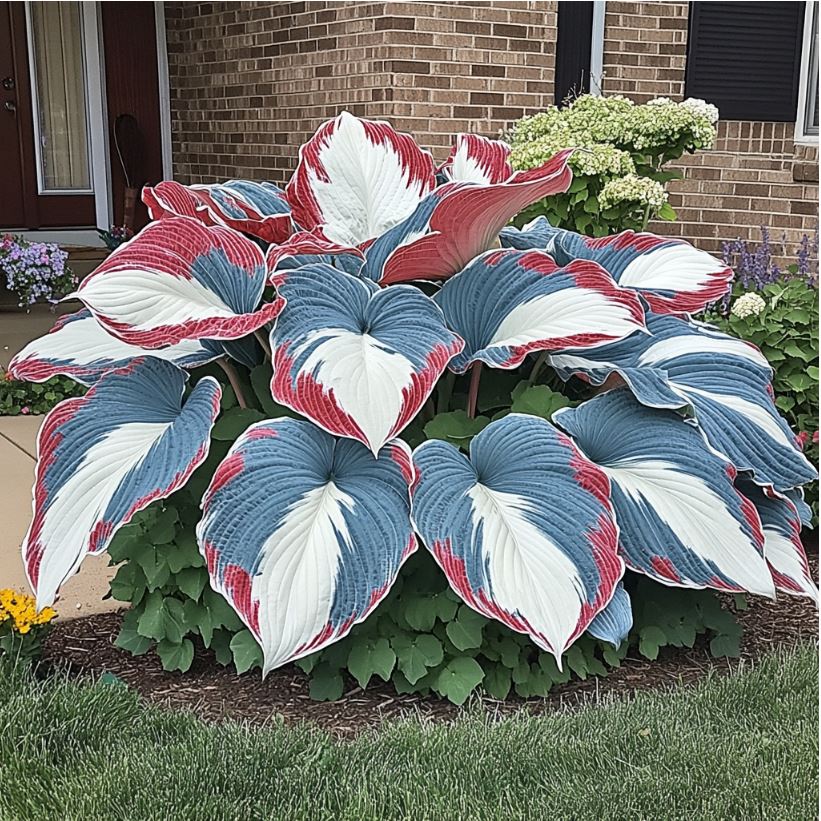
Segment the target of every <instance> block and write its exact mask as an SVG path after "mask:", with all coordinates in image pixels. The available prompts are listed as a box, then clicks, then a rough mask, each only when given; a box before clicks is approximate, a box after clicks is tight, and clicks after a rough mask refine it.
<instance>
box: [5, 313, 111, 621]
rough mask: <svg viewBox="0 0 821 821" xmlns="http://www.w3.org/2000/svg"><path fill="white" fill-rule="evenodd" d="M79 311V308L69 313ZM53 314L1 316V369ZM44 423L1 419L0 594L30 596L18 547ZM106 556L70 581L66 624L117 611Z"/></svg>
mask: <svg viewBox="0 0 821 821" xmlns="http://www.w3.org/2000/svg"><path fill="white" fill-rule="evenodd" d="M67 310H69V311H70V310H76V306H72V307H69V308H67ZM54 318H55V317H54V314H52V313H50V312H49V311H48V310H47V309H46V310H39V309H35V311H32V313H31V314H24V313H8V312H3V313H0V365H2V366H3V367H5V366H6V365H7V364H8V361H9V360H10V359H11V357H12V356H13V355H14V354H15V353H16V352H17V351H18V350H19V349H20V348H21V347H23V345H25V344H26V343H28V342H29V341H30V340H31V339H33V338H35V337H37V336H40V335H41V334H43V333H45V332H46V331H48V329H49V328H50V327H51V324H52V323H53V322H54ZM42 421H43V417H36V416H0V588H2V587H11V588H15V589H18V590H25V591H27V592H28V591H29V586H28V582H27V580H26V575H25V572H24V570H23V561H22V558H21V556H20V546H21V545H22V543H23V539H24V538H25V535H26V530H27V529H28V526H29V522H30V521H31V488H32V484H33V483H34V465H35V461H36V455H37V431H38V430H39V429H40V424H41V423H42ZM107 565H108V557H107V556H106V555H102V556H97V557H91V556H90V557H88V558H86V559H85V561H84V562H83V564H82V566H81V568H80V572H79V573H78V574H77V575H76V576H74V577H72V578H71V579H69V580H68V581H67V582H66V584H65V585H63V588H62V590H61V593H60V599H59V601H58V602H57V604H56V606H55V609H56V610H57V613H58V614H59V616H60V617H62V618H72V617H74V616H84V615H88V614H90V613H100V612H103V611H106V610H116V609H117V608H119V607H121V604H120V602H117V601H114V600H111V599H109V600H107V601H103V600H102V597H103V596H104V595H105V594H106V592H107V591H108V580H109V579H110V578H111V577H112V576H113V574H114V569H113V568H109V567H108V566H107Z"/></svg>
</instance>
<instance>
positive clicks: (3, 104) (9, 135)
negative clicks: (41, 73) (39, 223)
mask: <svg viewBox="0 0 821 821" xmlns="http://www.w3.org/2000/svg"><path fill="white" fill-rule="evenodd" d="M14 46H15V39H14V36H13V32H12V19H11V4H10V3H3V4H2V8H0V157H3V184H2V185H0V226H3V227H7V228H15V227H20V226H23V225H24V224H25V221H26V220H25V193H26V192H25V182H24V179H23V151H22V145H21V141H20V129H19V127H18V126H19V119H18V118H19V111H18V102H17V101H18V88H17V70H16V67H15V53H14Z"/></svg>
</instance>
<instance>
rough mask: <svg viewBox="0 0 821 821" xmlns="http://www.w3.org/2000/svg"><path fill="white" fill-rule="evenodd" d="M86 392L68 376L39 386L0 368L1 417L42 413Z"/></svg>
mask: <svg viewBox="0 0 821 821" xmlns="http://www.w3.org/2000/svg"><path fill="white" fill-rule="evenodd" d="M85 392H86V389H85V386H83V385H80V384H78V383H77V382H75V381H74V380H73V379H70V378H69V377H67V376H53V377H51V378H50V379H48V380H46V381H45V382H42V383H40V382H26V381H25V380H22V379H15V378H14V377H13V376H12V375H11V374H10V373H7V372H5V371H3V370H2V369H0V416H18V415H19V416H28V415H30V414H31V415H35V416H37V415H40V414H45V413H48V412H49V411H50V410H51V409H52V408H53V407H54V406H55V405H56V404H58V403H59V402H62V401H63V399H68V398H69V397H72V396H82V395H83V394H84V393H85Z"/></svg>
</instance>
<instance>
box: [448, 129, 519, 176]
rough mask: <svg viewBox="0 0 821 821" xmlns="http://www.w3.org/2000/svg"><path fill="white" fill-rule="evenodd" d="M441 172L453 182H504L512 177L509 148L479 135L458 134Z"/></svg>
mask: <svg viewBox="0 0 821 821" xmlns="http://www.w3.org/2000/svg"><path fill="white" fill-rule="evenodd" d="M439 171H440V172H441V173H443V174H444V176H445V177H446V178H447V179H448V180H450V181H452V182H475V183H480V184H486V183H500V182H505V181H506V180H508V179H510V177H511V176H512V175H513V168H512V167H511V165H510V146H509V145H508V144H507V143H504V142H502V141H501V140H489V139H488V138H487V137H481V136H479V135H478V134H459V135H458V136H457V137H456V142H455V143H454V145H453V148H452V149H451V152H450V156H449V157H448V158H447V160H446V161H445V162H444V164H443V165H442V166H441V168H440V169H439Z"/></svg>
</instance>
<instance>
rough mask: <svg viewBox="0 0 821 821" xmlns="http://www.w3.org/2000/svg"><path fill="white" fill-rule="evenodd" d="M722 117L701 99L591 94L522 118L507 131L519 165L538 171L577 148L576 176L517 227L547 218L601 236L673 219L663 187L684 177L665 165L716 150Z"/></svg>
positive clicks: (526, 214)
mask: <svg viewBox="0 0 821 821" xmlns="http://www.w3.org/2000/svg"><path fill="white" fill-rule="evenodd" d="M717 120H718V110H717V109H716V108H715V106H711V105H709V104H708V103H705V102H704V101H703V100H693V99H690V100H685V101H684V102H683V103H674V102H673V101H672V100H668V99H666V98H663V97H659V98H657V99H655V100H651V101H650V102H649V103H646V104H644V105H636V104H634V103H633V102H632V101H631V100H628V99H626V98H624V97H618V96H617V97H597V96H594V95H590V94H586V95H583V96H581V97H577V98H576V99H575V100H573V101H572V102H570V104H569V105H568V106H567V107H566V108H555V107H551V108H549V109H547V111H544V112H541V113H539V114H534V115H532V116H529V117H523V118H522V119H521V120H518V121H517V122H516V123H515V124H514V126H513V128H512V129H511V130H510V133H509V134H508V138H509V140H510V142H511V145H512V151H511V162H512V164H513V167H514V168H518V169H529V168H534V167H537V166H539V165H541V164H542V163H543V162H545V161H546V160H547V159H548V158H549V157H551V156H553V154H555V153H556V152H557V151H561V150H563V149H567V148H578V149H579V150H578V151H576V152H575V153H574V154H573V155H572V156H571V158H570V160H569V164H570V167H571V168H572V169H573V172H574V179H573V182H572V183H571V185H570V187H569V188H568V190H567V191H566V192H564V193H562V194H558V195H554V196H551V197H550V198H545V199H543V200H540V201H539V202H537V203H534V204H533V205H531V206H529V207H528V208H526V209H524V210H523V211H522V212H521V214H520V215H519V216H518V217H517V219H516V224H517V225H519V226H521V225H524V224H525V223H527V222H528V221H530V220H532V219H533V218H535V217H538V216H545V217H547V219H548V220H549V221H550V223H551V224H552V225H555V226H558V227H560V228H567V229H570V230H574V231H580V232H581V233H586V234H591V235H593V236H595V237H600V236H606V235H607V234H613V233H616V232H617V231H621V230H624V229H625V228H632V229H635V230H644V229H645V228H646V227H647V223H648V222H649V221H650V220H651V219H655V218H659V219H664V220H673V219H675V211H674V210H673V208H672V207H671V206H670V204H669V203H668V202H667V192H666V190H665V186H666V183H667V182H669V181H670V180H673V179H678V178H679V177H680V176H681V175H680V174H679V173H678V172H676V171H665V170H664V166H665V165H666V164H667V163H669V162H671V161H673V160H677V159H679V158H680V157H681V156H682V155H684V154H685V153H693V152H695V151H697V150H699V149H701V148H709V147H711V146H712V144H713V141H714V140H715V123H716V122H717Z"/></svg>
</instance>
